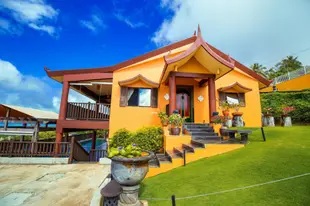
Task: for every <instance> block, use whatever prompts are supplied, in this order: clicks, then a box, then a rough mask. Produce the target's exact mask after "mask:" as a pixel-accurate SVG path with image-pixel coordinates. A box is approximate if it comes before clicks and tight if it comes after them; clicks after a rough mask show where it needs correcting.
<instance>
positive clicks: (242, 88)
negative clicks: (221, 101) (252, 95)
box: [217, 82, 252, 93]
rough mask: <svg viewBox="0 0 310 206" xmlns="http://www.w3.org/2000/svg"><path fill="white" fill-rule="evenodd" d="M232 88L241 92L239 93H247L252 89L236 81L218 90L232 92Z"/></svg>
mask: <svg viewBox="0 0 310 206" xmlns="http://www.w3.org/2000/svg"><path fill="white" fill-rule="evenodd" d="M232 90H233V91H235V92H239V93H246V92H250V91H252V89H251V88H248V87H245V86H243V85H242V84H240V83H238V82H235V83H233V84H231V85H229V86H226V87H221V88H219V89H218V90H217V91H219V92H230V91H232Z"/></svg>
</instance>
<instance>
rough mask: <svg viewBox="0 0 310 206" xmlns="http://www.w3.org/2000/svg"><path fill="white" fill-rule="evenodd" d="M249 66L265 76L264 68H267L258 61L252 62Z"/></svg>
mask: <svg viewBox="0 0 310 206" xmlns="http://www.w3.org/2000/svg"><path fill="white" fill-rule="evenodd" d="M250 68H251V69H252V70H253V71H254V72H256V73H257V74H259V75H261V76H262V77H265V78H267V77H268V76H267V74H266V70H267V68H266V67H264V66H263V65H261V64H259V63H254V64H252V65H251V66H250Z"/></svg>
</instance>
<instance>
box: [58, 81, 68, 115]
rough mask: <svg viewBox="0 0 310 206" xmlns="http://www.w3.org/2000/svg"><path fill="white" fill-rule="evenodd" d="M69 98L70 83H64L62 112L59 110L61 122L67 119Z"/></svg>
mask: <svg viewBox="0 0 310 206" xmlns="http://www.w3.org/2000/svg"><path fill="white" fill-rule="evenodd" d="M68 96H69V82H68V81H64V82H63V86H62V95H61V102H60V110H59V119H61V120H65V119H66V115H67V104H68Z"/></svg>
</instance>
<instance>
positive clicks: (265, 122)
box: [263, 116, 275, 127]
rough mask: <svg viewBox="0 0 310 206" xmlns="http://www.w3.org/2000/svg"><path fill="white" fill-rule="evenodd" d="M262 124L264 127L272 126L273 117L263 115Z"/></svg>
mask: <svg viewBox="0 0 310 206" xmlns="http://www.w3.org/2000/svg"><path fill="white" fill-rule="evenodd" d="M263 126H265V127H274V126H275V124H274V117H272V116H264V117H263Z"/></svg>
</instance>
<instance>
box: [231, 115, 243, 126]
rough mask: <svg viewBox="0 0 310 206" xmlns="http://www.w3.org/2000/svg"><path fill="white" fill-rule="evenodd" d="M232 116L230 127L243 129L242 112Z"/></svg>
mask: <svg viewBox="0 0 310 206" xmlns="http://www.w3.org/2000/svg"><path fill="white" fill-rule="evenodd" d="M232 115H233V119H232V126H233V127H244V122H243V118H242V115H243V113H242V112H234V113H232Z"/></svg>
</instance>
